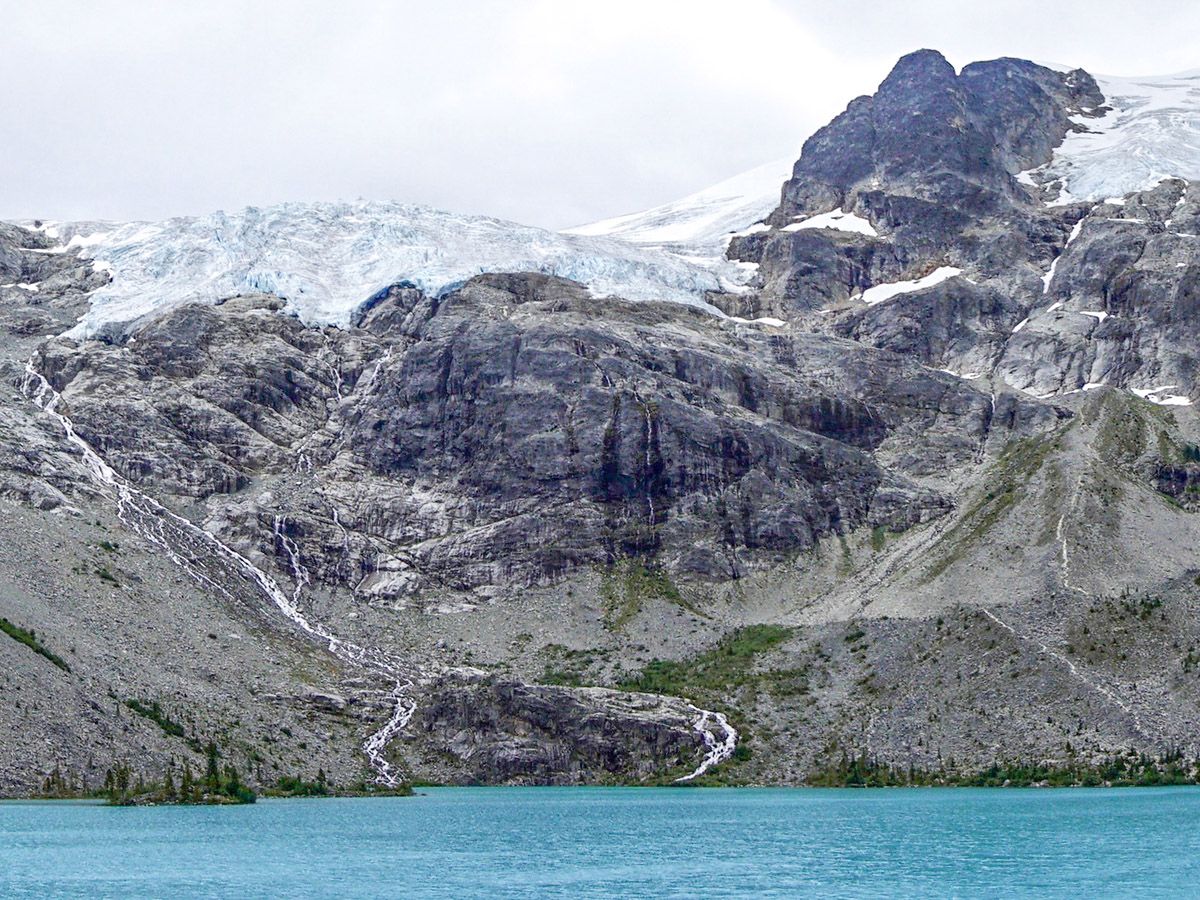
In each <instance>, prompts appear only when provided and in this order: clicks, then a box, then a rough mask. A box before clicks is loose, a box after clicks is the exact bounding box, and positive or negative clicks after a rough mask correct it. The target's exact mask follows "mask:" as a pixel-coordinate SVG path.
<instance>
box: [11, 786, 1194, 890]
mask: <svg viewBox="0 0 1200 900" xmlns="http://www.w3.org/2000/svg"><path fill="white" fill-rule="evenodd" d="M1198 824H1200V789H1196V788H1147V789H1139V788H1123V789H1112V790H1105V789H1087V790H1079V789H1076V790H1071V789H1061V790H1036V789H1028V790H1020V789H1003V790H1000V789H991V790H988V789H969V788H941V789H938V788H932V789H893V790H869V791H863V790H859V791H855V790H788V789H719V790H711V789H678V788H676V789H672V788H661V789H644V788H628V789H625V788H434V789H426V790H423V791H422V792H421V796H417V797H413V798H390V799H383V798H380V799H334V800H273V801H272V800H263V801H259V803H257V804H255V805H254V806H243V807H197V808H183V807H159V808H135V809H116V808H109V807H104V806H98V805H94V804H86V803H62V802H56V803H20V802H10V803H0V897H65V896H89V897H122V898H124V897H239V898H241V897H280V896H286V897H379V896H405V897H454V898H460V897H628V896H636V897H693V896H713V895H724V896H746V897H749V896H754V897H793V896H805V895H820V896H823V897H879V896H894V897H929V896H951V895H953V896H960V897H982V896H991V897H994V896H998V895H1004V896H1013V895H1028V896H1039V897H1079V896H1090V897H1096V896H1110V897H1129V896H1155V897H1163V896H1195V895H1196V893H1197V891H1198V890H1200V828H1197V825H1198Z"/></svg>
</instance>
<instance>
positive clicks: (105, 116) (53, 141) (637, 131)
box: [0, 0, 1200, 227]
mask: <svg viewBox="0 0 1200 900" xmlns="http://www.w3.org/2000/svg"><path fill="white" fill-rule="evenodd" d="M920 47H934V48H936V49H939V50H941V51H942V52H943V53H945V54H946V56H947V57H948V58H949V59H950V61H951V62H953V63H954V64H955V65H958V66H961V65H963V64H965V63H967V62H970V61H972V60H975V59H990V58H994V57H997V56H1021V57H1026V58H1032V59H1035V60H1040V61H1053V62H1059V63H1064V64H1069V65H1079V66H1083V67H1084V68H1086V69H1088V70H1090V71H1092V72H1099V73H1105V74H1115V75H1140V74H1165V73H1168V72H1175V71H1179V70H1182V69H1190V68H1197V67H1200V3H1196V2H1194V0H1180V2H1166V0H1164V2H1153V0H1141V2H1138V3H1136V4H1135V3H1133V2H1130V0H1087V2H1084V0H1078V2H1076V0H1061V2H1056V0H1036V2H1016V0H1008V2H1006V0H989V2H988V3H986V4H984V3H973V2H964V0H907V2H882V0H819V2H817V0H813V2H806V0H775V2H772V0H737V2H732V0H724V2H709V0H603V2H595V0H461V2H455V0H440V2H435V0H397V2H391V3H386V2H368V0H338V2H330V0H321V2H307V0H303V2H295V0H292V2H283V0H279V2H253V0H239V2H222V0H203V2H191V0H172V2H138V0H80V2H65V0H64V2H56V0H34V2H27V0H0V86H2V87H0V218H21V217H35V216H37V217H45V218H111V219H131V218H160V217H164V216H169V215H177V214H188V213H204V212H210V211H212V210H214V209H234V208H238V207H241V206H246V205H263V204H268V203H274V202H278V201H281V200H289V199H294V200H320V199H329V200H333V199H339V198H342V199H354V198H357V197H368V198H377V199H391V200H401V201H407V202H414V203H424V204H430V205H433V206H439V207H444V208H448V209H453V210H458V211H462V212H479V213H487V214H490V215H495V216H501V217H504V218H511V219H515V220H518V221H521V222H526V223H529V224H535V225H545V226H550V227H565V226H568V225H573V224H578V223H581V222H586V221H591V220H593V219H597V218H602V217H606V216H611V215H615V214H618V213H623V212H630V211H634V210H638V209H642V208H645V207H648V206H653V205H655V204H658V203H662V202H666V201H668V200H672V199H675V198H676V197H679V196H682V195H684V194H687V193H690V192H692V191H694V190H698V189H700V188H703V187H705V186H707V185H708V184H710V183H712V182H715V181H720V180H722V179H723V178H726V177H728V176H731V175H735V174H737V173H739V172H741V171H743V170H745V169H749V168H752V167H754V166H756V165H759V164H760V163H763V162H766V161H769V160H772V159H776V158H778V157H783V156H789V155H793V156H794V155H798V153H799V149H800V145H801V143H802V142H803V140H804V138H805V137H806V136H807V135H808V134H809V133H810V132H812V131H813V130H814V129H815V128H817V127H819V126H820V125H822V124H824V123H825V122H826V121H827V120H828V119H829V118H831V117H832V116H833V115H835V114H836V113H838V112H839V111H841V109H843V108H844V107H845V105H846V103H847V102H848V101H849V100H850V99H851V98H853V97H854V96H856V95H858V94H862V93H869V92H871V91H873V90H874V88H875V86H876V85H877V84H878V83H879V81H880V80H881V79H882V78H883V77H884V76H885V75H886V74H887V72H888V70H889V68H890V67H891V65H892V64H893V63H894V61H895V60H896V58H897V57H899V56H900V55H902V54H904V53H907V52H909V51H911V50H914V49H918V48H920Z"/></svg>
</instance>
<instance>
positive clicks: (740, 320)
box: [727, 316, 787, 328]
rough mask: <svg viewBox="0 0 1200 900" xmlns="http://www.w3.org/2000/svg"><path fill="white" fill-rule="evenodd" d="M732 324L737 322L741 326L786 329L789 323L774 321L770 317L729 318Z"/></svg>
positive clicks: (779, 320)
mask: <svg viewBox="0 0 1200 900" xmlns="http://www.w3.org/2000/svg"><path fill="white" fill-rule="evenodd" d="M727 318H728V320H729V321H730V322H737V323H738V324H739V325H767V326H770V327H771V328H785V327H786V326H787V322H785V321H783V319H773V318H771V317H770V316H763V317H762V318H761V319H743V318H742V317H741V316H728V317H727Z"/></svg>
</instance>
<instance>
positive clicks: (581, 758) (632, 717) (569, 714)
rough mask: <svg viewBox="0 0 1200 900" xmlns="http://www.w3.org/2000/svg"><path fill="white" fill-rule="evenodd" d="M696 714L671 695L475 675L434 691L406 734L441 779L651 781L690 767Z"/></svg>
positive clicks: (447, 682) (455, 679) (449, 680)
mask: <svg viewBox="0 0 1200 900" xmlns="http://www.w3.org/2000/svg"><path fill="white" fill-rule="evenodd" d="M696 717H697V715H696V712H695V711H694V710H693V709H691V708H690V707H688V706H687V705H686V704H685V703H683V702H681V701H679V700H676V699H674V698H665V697H659V696H657V695H654V694H630V693H623V692H619V691H611V690H603V689H600V688H565V687H550V686H546V685H531V684H525V683H523V682H520V681H517V680H515V679H511V678H496V677H488V676H484V675H477V676H474V677H467V678H464V677H462V676H449V677H447V678H444V679H442V680H440V681H439V682H437V683H436V684H434V685H433V686H432V689H431V691H430V694H429V699H428V700H427V702H426V703H425V705H424V706H422V708H421V711H420V715H419V720H418V721H416V722H415V723H414V726H413V731H414V733H423V735H424V736H425V737H426V738H427V741H428V746H429V747H430V748H431V750H432V751H433V752H434V753H437V754H441V755H442V756H443V757H445V760H444V761H440V762H432V763H431V765H432V766H436V767H438V769H442V771H441V774H440V777H441V778H442V779H444V780H448V781H453V782H463V783H469V784H595V783H605V782H619V783H628V782H630V781H634V782H637V781H659V780H661V779H662V778H663V776H664V775H666V774H668V773H677V774H678V775H686V774H688V773H689V772H690V771H692V770H693V769H694V768H695V766H696V765H698V763H699V758H700V754H699V752H698V750H697V742H696V732H695V730H694V727H693V726H694V725H695V721H696Z"/></svg>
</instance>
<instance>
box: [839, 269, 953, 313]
mask: <svg viewBox="0 0 1200 900" xmlns="http://www.w3.org/2000/svg"><path fill="white" fill-rule="evenodd" d="M961 274H962V269H960V268H958V267H956V266H940V267H938V268H936V269H934V270H933V271H932V272H930V273H929V274H928V275H924V276H922V277H920V278H915V279H913V280H912V281H896V282H892V283H890V284H877V285H875V286H874V287H871V288H867V289H866V290H865V291H863V292H862V294H861V296H860V297H859V299H860V300H862V301H863V302H864V303H866V304H867V305H868V306H874V305H875V304H876V303H882V302H883V301H884V300H890V299H891V298H892V297H896V296H899V295H900V294H910V293H912V292H913V291H920V290H924V289H925V288H928V287H933V286H934V285H935V284H941V283H942V282H943V281H945V280H947V279H948V278H954V277H955V276H957V275H961Z"/></svg>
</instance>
